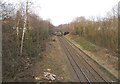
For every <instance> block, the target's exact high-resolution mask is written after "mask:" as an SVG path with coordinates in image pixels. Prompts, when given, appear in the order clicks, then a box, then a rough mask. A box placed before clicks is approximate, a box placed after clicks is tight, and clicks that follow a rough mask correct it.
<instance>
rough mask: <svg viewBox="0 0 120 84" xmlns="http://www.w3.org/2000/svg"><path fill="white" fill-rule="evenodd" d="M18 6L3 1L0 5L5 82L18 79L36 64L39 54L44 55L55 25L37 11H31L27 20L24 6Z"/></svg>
mask: <svg viewBox="0 0 120 84" xmlns="http://www.w3.org/2000/svg"><path fill="white" fill-rule="evenodd" d="M15 6H16V5H14V4H11V3H7V2H4V1H3V2H1V1H0V7H1V8H2V18H1V20H2V57H3V58H2V65H3V67H2V71H3V72H2V76H3V77H2V81H3V82H10V81H18V78H17V77H18V76H19V74H21V73H23V72H24V71H25V70H27V69H29V67H31V66H32V65H33V63H34V61H35V59H36V58H37V56H39V55H40V56H41V52H42V51H43V50H44V48H45V42H46V40H47V38H48V37H49V35H50V32H51V30H52V27H53V25H52V24H51V23H50V22H49V21H47V20H43V19H42V18H40V17H39V16H37V15H36V14H34V12H31V13H28V18H27V19H28V20H27V21H26V22H25V17H26V15H25V12H24V11H25V6H22V8H20V9H18V10H17V9H16V8H15ZM25 23H26V24H25ZM24 28H26V31H25V35H24V38H23V46H22V47H23V49H22V54H21V53H20V50H21V42H22V36H23V32H24V31H23V30H24ZM31 73H32V72H31ZM23 74H24V73H23ZM31 81H32V80H31Z"/></svg>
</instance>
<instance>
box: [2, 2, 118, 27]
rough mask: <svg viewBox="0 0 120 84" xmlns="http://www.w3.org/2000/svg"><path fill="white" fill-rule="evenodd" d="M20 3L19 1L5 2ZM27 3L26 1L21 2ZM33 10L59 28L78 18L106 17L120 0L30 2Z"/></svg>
mask: <svg viewBox="0 0 120 84" xmlns="http://www.w3.org/2000/svg"><path fill="white" fill-rule="evenodd" d="M4 1H9V2H13V3H15V2H18V1H19V0H4ZM21 1H25V0H21ZM29 1H30V2H33V3H34V5H33V7H32V9H33V10H34V12H35V13H36V14H38V15H39V16H41V17H42V18H43V19H44V20H46V19H49V20H50V21H51V22H52V24H53V25H55V26H58V25H60V24H65V23H69V22H71V21H72V20H73V19H75V18H76V17H80V16H85V17H86V18H89V17H98V16H100V17H104V16H106V14H107V12H109V11H110V10H111V9H112V7H113V6H114V5H116V4H117V3H118V2H119V1H120V0H29Z"/></svg>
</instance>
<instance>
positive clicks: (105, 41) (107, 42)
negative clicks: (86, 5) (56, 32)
mask: <svg viewBox="0 0 120 84" xmlns="http://www.w3.org/2000/svg"><path fill="white" fill-rule="evenodd" d="M62 28H65V29H66V30H68V31H70V32H71V34H72V35H79V36H80V37H82V38H84V39H86V40H88V41H90V42H92V43H93V44H96V45H98V46H100V47H104V48H107V49H109V50H110V51H112V52H118V6H117V5H115V6H114V7H113V8H112V9H111V11H109V12H108V13H107V14H106V16H105V17H103V18H101V17H97V18H94V17H91V18H89V19H86V18H85V17H84V16H81V17H77V18H76V19H75V20H73V21H72V22H71V23H69V24H64V25H62Z"/></svg>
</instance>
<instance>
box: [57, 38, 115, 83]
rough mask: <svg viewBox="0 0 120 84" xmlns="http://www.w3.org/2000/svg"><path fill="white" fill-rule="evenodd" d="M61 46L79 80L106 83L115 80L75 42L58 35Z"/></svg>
mask: <svg viewBox="0 0 120 84" xmlns="http://www.w3.org/2000/svg"><path fill="white" fill-rule="evenodd" d="M58 39H59V41H60V43H61V46H62V48H63V50H64V52H65V54H66V57H67V59H68V61H69V65H70V67H71V71H72V73H73V75H74V76H73V77H74V79H75V81H77V82H88V83H90V84H91V83H92V82H104V83H106V84H108V83H110V82H113V81H115V80H114V79H112V78H111V77H109V76H108V75H106V74H105V72H104V71H102V70H101V69H100V65H98V64H97V63H96V62H95V61H94V60H92V59H91V58H90V57H89V56H87V55H86V54H85V53H84V52H83V51H82V50H80V49H78V48H77V47H76V46H75V45H74V44H73V43H71V42H70V41H69V40H67V39H66V38H64V37H58Z"/></svg>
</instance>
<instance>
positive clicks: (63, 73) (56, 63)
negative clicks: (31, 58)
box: [33, 36, 71, 82]
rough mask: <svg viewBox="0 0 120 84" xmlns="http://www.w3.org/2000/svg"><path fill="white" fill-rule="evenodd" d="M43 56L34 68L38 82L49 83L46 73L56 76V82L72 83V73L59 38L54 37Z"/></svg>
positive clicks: (48, 43)
mask: <svg viewBox="0 0 120 84" xmlns="http://www.w3.org/2000/svg"><path fill="white" fill-rule="evenodd" d="M42 55H43V57H42V58H38V61H37V62H36V63H35V65H34V68H33V74H34V78H35V80H36V81H49V80H46V79H45V78H44V76H43V75H44V72H50V73H52V74H55V75H56V79H55V81H62V82H65V81H66V82H67V81H71V78H70V73H69V70H68V68H67V65H66V61H65V59H64V55H63V52H62V50H61V47H60V44H59V41H58V39H57V37H55V36H53V37H52V38H51V39H50V41H49V42H47V44H46V50H45V51H44V52H43V53H42Z"/></svg>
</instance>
